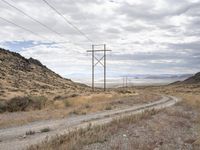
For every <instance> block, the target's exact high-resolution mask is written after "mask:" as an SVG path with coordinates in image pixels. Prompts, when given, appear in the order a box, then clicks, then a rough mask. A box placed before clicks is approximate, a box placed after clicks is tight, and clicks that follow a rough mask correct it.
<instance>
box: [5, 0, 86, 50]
mask: <svg viewBox="0 0 200 150" xmlns="http://www.w3.org/2000/svg"><path fill="white" fill-rule="evenodd" d="M2 1H3V2H4V3H6V4H7V5H9V6H10V7H12V8H14V9H16V10H17V11H19V12H21V13H22V14H24V15H25V16H27V17H28V18H30V19H31V20H33V21H34V22H36V23H38V24H40V25H41V26H43V27H45V28H46V29H48V30H49V31H51V32H53V33H55V34H57V35H58V36H60V37H61V38H65V37H64V36H62V35H61V34H60V33H58V32H57V31H55V30H54V29H52V28H50V27H48V26H47V25H45V24H44V23H42V22H40V21H38V20H37V19H35V18H33V17H32V16H30V15H29V14H27V13H26V12H24V11H22V10H21V9H19V8H17V7H15V6H14V5H12V4H11V3H9V2H7V1H6V0H2ZM29 31H30V30H29ZM31 32H32V31H31ZM37 35H39V34H37ZM45 39H47V38H45ZM47 40H48V39H47ZM56 43H57V42H56ZM61 43H72V44H74V45H76V46H78V47H80V48H82V47H81V46H79V45H80V44H78V43H74V42H71V41H69V40H68V41H62V42H61Z"/></svg>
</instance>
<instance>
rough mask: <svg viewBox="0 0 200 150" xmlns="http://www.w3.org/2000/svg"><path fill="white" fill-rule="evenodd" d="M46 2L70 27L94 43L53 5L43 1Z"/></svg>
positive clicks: (44, 0)
mask: <svg viewBox="0 0 200 150" xmlns="http://www.w3.org/2000/svg"><path fill="white" fill-rule="evenodd" d="M42 1H43V2H45V3H46V4H47V5H48V6H49V7H50V8H51V9H53V10H54V11H55V12H56V13H57V14H58V15H59V16H61V17H62V18H63V19H64V20H65V21H66V22H67V23H68V24H69V25H71V26H72V27H73V28H74V29H75V30H77V31H78V32H79V33H80V34H81V35H83V36H84V37H85V38H86V39H87V40H89V41H90V42H93V40H91V39H90V38H89V37H88V36H87V35H86V34H85V33H83V32H82V31H81V30H80V29H79V28H78V27H76V26H75V25H74V24H73V23H71V22H70V21H69V20H68V19H67V18H66V17H65V16H64V15H63V14H61V13H60V12H59V11H58V10H57V9H56V8H55V7H53V5H51V4H50V3H49V2H47V1H46V0H42Z"/></svg>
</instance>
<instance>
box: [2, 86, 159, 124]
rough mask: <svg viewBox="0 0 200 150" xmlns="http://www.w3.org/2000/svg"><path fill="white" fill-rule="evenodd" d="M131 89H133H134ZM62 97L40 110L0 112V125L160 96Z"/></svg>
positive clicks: (75, 112) (103, 107)
mask: <svg viewBox="0 0 200 150" xmlns="http://www.w3.org/2000/svg"><path fill="white" fill-rule="evenodd" d="M132 91H135V89H133V90H132ZM137 92H139V91H137ZM59 94H60V93H59ZM35 97H36V96H35ZM37 97H39V96H37ZM64 97H65V96H63V97H62V98H61V99H59V98H60V97H57V98H56V100H49V99H48V100H47V101H46V102H45V106H44V108H43V107H42V109H41V110H34V111H33V110H30V111H26V112H15V113H7V112H6V113H3V114H0V127H9V126H15V125H23V124H26V123H29V122H32V121H38V120H48V119H59V118H63V117H67V116H68V115H70V114H75V115H85V114H88V113H94V112H98V111H102V110H110V109H115V108H121V107H124V106H125V107H126V106H133V105H135V104H139V103H140V104H141V103H146V102H150V101H155V100H157V99H159V98H160V96H158V95H155V94H150V93H148V92H145V94H144V93H141V94H136V92H132V93H129V92H128V93H125V94H124V93H120V92H119V93H118V92H117V91H110V92H107V93H93V94H85V95H76V96H70V97H69V96H67V98H66V99H65V98H64ZM63 98H64V99H63ZM1 106H2V108H3V106H4V105H3V103H0V108H1ZM28 108H30V107H28ZM30 109H31V108H30Z"/></svg>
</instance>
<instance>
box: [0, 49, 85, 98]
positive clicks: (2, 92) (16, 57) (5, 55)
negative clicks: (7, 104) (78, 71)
mask: <svg viewBox="0 0 200 150" xmlns="http://www.w3.org/2000/svg"><path fill="white" fill-rule="evenodd" d="M86 89H88V88H87V87H86V86H84V85H81V84H78V83H75V82H72V81H71V80H69V79H64V78H62V77H61V76H59V75H58V74H56V73H54V72H53V71H51V70H50V69H48V68H47V67H46V66H44V65H42V64H41V63H40V62H39V61H38V60H36V59H33V58H30V59H26V58H24V57H22V56H21V55H20V54H18V53H14V52H10V51H8V50H4V49H1V48H0V99H7V98H11V97H15V96H18V95H28V94H38V95H41V94H44V95H56V94H57V93H62V92H65V94H66V93H68V94H70V93H75V92H83V91H84V90H86Z"/></svg>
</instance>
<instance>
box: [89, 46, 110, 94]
mask: <svg viewBox="0 0 200 150" xmlns="http://www.w3.org/2000/svg"><path fill="white" fill-rule="evenodd" d="M97 46H98V47H99V46H103V49H96V50H95V47H97ZM108 51H111V50H107V49H106V44H99V45H94V44H93V45H92V50H88V51H87V52H90V53H92V90H93V91H94V89H95V84H94V82H95V76H94V71H95V66H96V65H97V64H101V65H102V66H103V68H104V91H106V54H107V53H106V52H108ZM97 52H103V56H102V57H101V58H100V59H98V58H97V57H96V56H95V53H97ZM95 60H96V61H97V62H96V63H95ZM102 60H103V63H102Z"/></svg>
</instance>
